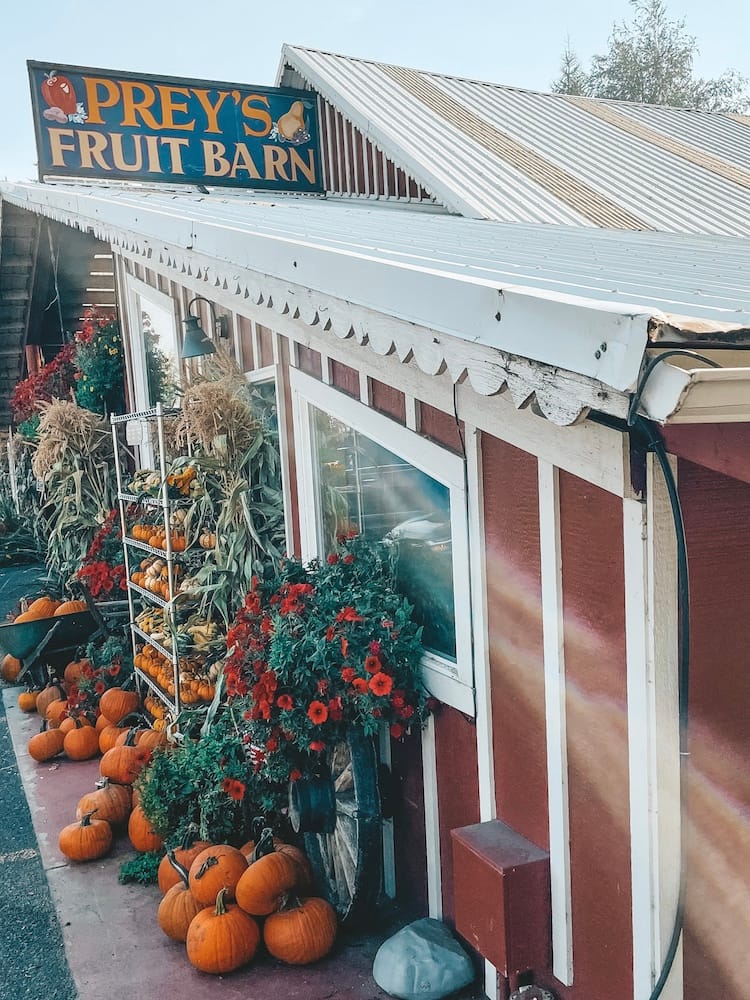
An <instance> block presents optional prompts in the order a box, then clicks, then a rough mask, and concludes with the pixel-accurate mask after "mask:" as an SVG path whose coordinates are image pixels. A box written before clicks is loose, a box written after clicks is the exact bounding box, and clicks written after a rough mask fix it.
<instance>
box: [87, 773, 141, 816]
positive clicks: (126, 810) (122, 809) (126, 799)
mask: <svg viewBox="0 0 750 1000" xmlns="http://www.w3.org/2000/svg"><path fill="white" fill-rule="evenodd" d="M131 800H132V791H131V788H130V785H116V784H115V783H114V782H112V781H110V780H109V778H102V779H101V780H100V781H97V783H96V790H95V791H93V792H86V794H85V795H83V796H81V798H80V799H79V800H78V807H77V809H76V819H81V818H82V817H83V816H85V815H86V813H93V812H95V813H96V817H97V819H104V820H106V821H107V822H108V823H109V824H110V826H115V825H116V824H118V823H124V822H125V821H126V820H127V818H128V816H129V815H130V810H131Z"/></svg>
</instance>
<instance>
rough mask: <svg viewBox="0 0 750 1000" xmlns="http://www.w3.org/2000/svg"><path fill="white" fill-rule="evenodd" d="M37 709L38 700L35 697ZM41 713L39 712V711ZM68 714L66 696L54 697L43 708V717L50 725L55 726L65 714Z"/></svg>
mask: <svg viewBox="0 0 750 1000" xmlns="http://www.w3.org/2000/svg"><path fill="white" fill-rule="evenodd" d="M36 706H37V711H39V701H38V699H37V703H36ZM39 714H40V715H41V714H42V713H41V712H40V713H39ZM67 714H68V702H67V699H66V698H55V700H54V701H51V702H50V703H49V704H48V705H47V707H46V709H45V710H44V718H45V719H46V720H47V722H49V724H50V727H54V728H57V727H58V726H59V725H60V723H61V722H62V720H63V719H64V718H65V716H66V715H67Z"/></svg>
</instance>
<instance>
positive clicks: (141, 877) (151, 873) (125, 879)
mask: <svg viewBox="0 0 750 1000" xmlns="http://www.w3.org/2000/svg"><path fill="white" fill-rule="evenodd" d="M163 857H164V851H148V852H146V853H145V854H135V855H133V857H131V858H128V859H127V861H123V862H122V864H121V865H120V874H119V875H118V876H117V881H118V882H120V883H121V885H131V884H134V885H156V883H157V881H158V879H157V875H158V872H159V863H160V861H161V859H162V858H163Z"/></svg>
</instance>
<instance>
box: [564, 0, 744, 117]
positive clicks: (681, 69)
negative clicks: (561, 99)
mask: <svg viewBox="0 0 750 1000" xmlns="http://www.w3.org/2000/svg"><path fill="white" fill-rule="evenodd" d="M630 5H631V6H632V8H633V11H634V16H633V20H632V22H630V23H627V22H625V21H622V22H620V23H615V24H614V25H613V27H612V34H611V35H610V37H609V47H608V49H607V52H606V53H604V54H603V55H595V56H594V57H593V59H592V60H591V68H590V70H589V72H588V73H586V72H585V71H584V70H583V69H582V68H581V66H580V64H579V62H578V59H577V57H576V56H575V53H574V52H573V51H572V50H571V48H570V44H569V43H568V44H567V45H566V49H565V52H564V53H563V57H562V62H561V68H560V76H559V77H558V79H557V80H555V82H554V83H553V84H552V90H553V91H555V92H557V93H564V94H587V95H589V96H591V97H603V98H610V99H612V100H620V101H636V102H638V103H645V104H668V105H674V106H676V107H690V108H698V109H700V110H703V111H733V112H744V111H746V110H747V109H748V106H750V98H749V97H748V93H747V83H748V81H747V79H746V78H745V77H743V76H742V75H741V74H739V73H738V72H736V71H735V70H732V69H729V70H726V71H725V72H724V73H722V74H721V76H719V77H716V78H715V79H702V78H700V77H696V76H695V74H694V66H693V62H694V59H695V56H696V54H697V52H698V43H697V41H696V39H695V37H694V36H693V35H690V34H689V33H688V32H687V30H686V27H685V20H684V18H683V19H678V20H674V21H672V20H670V19H669V17H668V14H667V9H666V5H665V3H664V0H630Z"/></svg>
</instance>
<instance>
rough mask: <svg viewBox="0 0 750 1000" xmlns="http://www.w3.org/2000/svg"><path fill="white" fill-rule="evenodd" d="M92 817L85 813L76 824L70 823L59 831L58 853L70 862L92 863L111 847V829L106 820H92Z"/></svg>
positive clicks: (90, 814)
mask: <svg viewBox="0 0 750 1000" xmlns="http://www.w3.org/2000/svg"><path fill="white" fill-rule="evenodd" d="M92 815H93V814H92V813H86V815H85V816H82V817H81V819H80V821H79V822H78V823H70V824H69V825H68V826H65V827H63V828H62V830H61V831H60V836H59V838H58V846H59V848H60V853H61V854H64V855H65V857H66V858H70V860H71V861H93V860H94V859H95V858H101V857H103V856H104V855H105V854H106V853H107V851H108V850H109V849H110V847H111V846H112V827H111V826H110V825H109V823H107V822H106V820H103V819H92V818H91V817H92Z"/></svg>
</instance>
